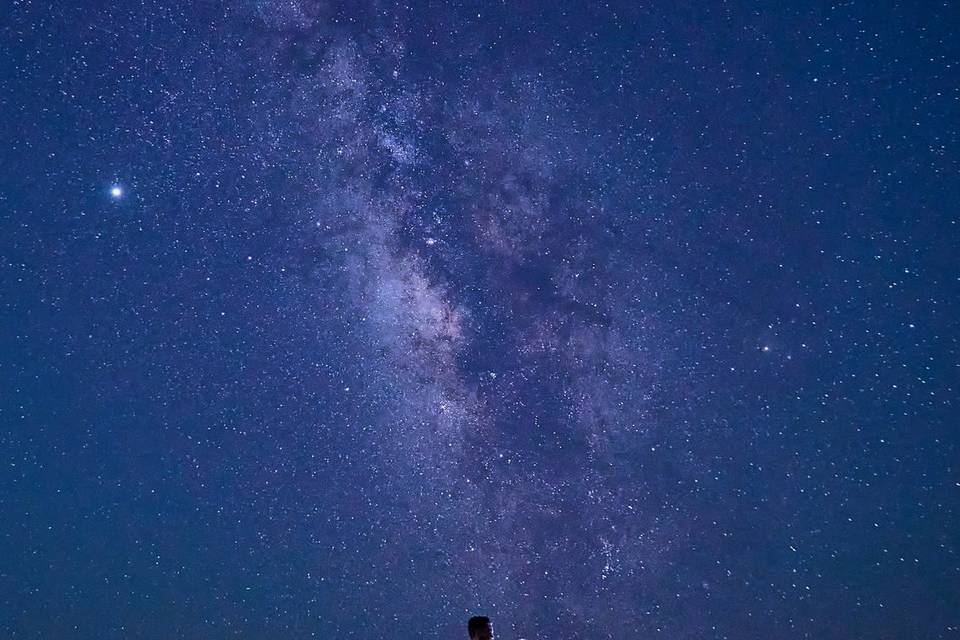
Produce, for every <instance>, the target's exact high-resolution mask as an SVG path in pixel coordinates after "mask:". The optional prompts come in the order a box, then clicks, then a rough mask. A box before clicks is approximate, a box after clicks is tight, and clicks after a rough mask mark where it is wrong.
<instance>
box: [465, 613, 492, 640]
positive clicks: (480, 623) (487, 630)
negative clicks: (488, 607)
mask: <svg viewBox="0 0 960 640" xmlns="http://www.w3.org/2000/svg"><path fill="white" fill-rule="evenodd" d="M467 633H469V634H470V640H493V625H492V624H490V618H488V617H487V616H473V617H472V618H470V620H469V621H467Z"/></svg>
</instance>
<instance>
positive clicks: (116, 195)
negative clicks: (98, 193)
mask: <svg viewBox="0 0 960 640" xmlns="http://www.w3.org/2000/svg"><path fill="white" fill-rule="evenodd" d="M110 197H111V198H113V199H114V200H119V199H120V198H122V197H123V187H121V186H120V185H118V184H115V185H113V186H112V187H110Z"/></svg>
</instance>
